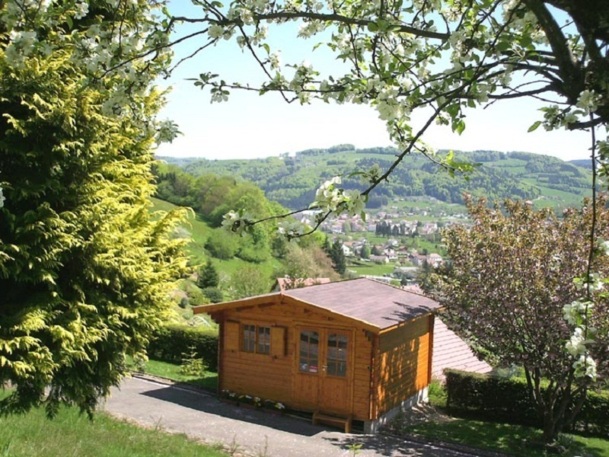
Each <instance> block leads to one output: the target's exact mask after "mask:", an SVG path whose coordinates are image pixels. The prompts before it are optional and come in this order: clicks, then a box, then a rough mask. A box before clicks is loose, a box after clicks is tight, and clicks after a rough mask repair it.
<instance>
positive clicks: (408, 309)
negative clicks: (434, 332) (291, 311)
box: [284, 278, 440, 330]
mask: <svg viewBox="0 0 609 457" xmlns="http://www.w3.org/2000/svg"><path fill="white" fill-rule="evenodd" d="M284 295H286V296H290V297H292V298H295V299H297V300H299V301H303V302H307V303H310V304H312V305H315V306H317V307H320V308H324V309H327V310H329V311H333V312H335V313H337V314H341V315H343V316H347V317H351V318H353V319H356V320H358V321H363V322H367V323H369V324H372V325H373V326H375V327H378V328H379V329H380V330H383V329H386V328H389V327H393V326H394V325H396V324H399V323H401V322H404V321H408V320H411V319H414V318H416V317H418V316H422V315H424V314H428V313H430V312H431V311H433V310H434V309H436V308H438V307H439V306H440V305H439V303H438V302H436V301H434V300H431V299H429V298H427V297H424V296H422V295H419V294H414V293H412V292H407V291H404V290H402V289H398V288H397V287H393V286H390V285H387V284H383V283H380V282H378V281H374V280H371V279H367V278H361V279H353V280H349V281H340V282H333V283H330V284H323V285H320V286H311V287H304V288H302V289H292V290H287V291H286V292H284Z"/></svg>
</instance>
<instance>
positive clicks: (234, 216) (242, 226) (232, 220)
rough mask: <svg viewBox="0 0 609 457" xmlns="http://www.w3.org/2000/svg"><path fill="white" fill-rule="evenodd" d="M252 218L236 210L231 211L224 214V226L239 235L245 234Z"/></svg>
mask: <svg viewBox="0 0 609 457" xmlns="http://www.w3.org/2000/svg"><path fill="white" fill-rule="evenodd" d="M250 221H251V218H249V217H247V216H246V215H245V214H241V213H238V212H236V211H229V212H228V213H226V214H225V215H224V216H222V227H223V228H224V229H226V230H230V231H231V232H235V233H237V234H238V235H243V234H244V233H245V231H246V230H247V227H248V226H249V222H250Z"/></svg>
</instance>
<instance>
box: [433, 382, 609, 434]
mask: <svg viewBox="0 0 609 457" xmlns="http://www.w3.org/2000/svg"><path fill="white" fill-rule="evenodd" d="M445 375H446V391H447V397H448V398H447V402H446V406H447V407H448V408H450V409H451V410H452V411H454V412H458V413H462V414H466V415H468V416H469V417H475V418H480V419H484V420H493V421H497V422H508V423H513V424H521V425H529V426H535V427H540V426H541V424H542V421H541V419H540V417H539V415H538V413H537V410H536V408H535V405H534V403H533V401H532V400H531V398H530V397H529V393H528V390H527V384H526V380H525V379H523V378H518V377H514V378H502V377H497V376H491V375H483V374H478V373H469V372H465V371H458V370H445ZM607 411H609V392H601V393H597V392H590V393H589V394H588V398H587V400H586V402H585V403H584V405H583V407H582V410H581V411H580V413H579V414H578V416H577V419H576V423H575V424H573V427H572V429H573V430H577V431H585V432H588V433H592V434H595V435H599V436H607V434H609V414H608V413H607Z"/></svg>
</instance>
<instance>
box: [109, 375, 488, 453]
mask: <svg viewBox="0 0 609 457" xmlns="http://www.w3.org/2000/svg"><path fill="white" fill-rule="evenodd" d="M104 409H105V410H106V411H108V412H110V413H111V414H113V415H116V416H118V417H122V418H127V419H130V420H134V421H136V422H138V423H140V424H143V425H145V426H149V427H160V428H163V429H166V430H169V431H172V432H179V433H185V434H187V435H189V436H191V437H193V438H195V439H199V440H202V441H205V442H207V443H210V444H214V443H223V444H224V445H225V446H228V447H229V448H233V449H238V450H239V451H240V453H242V454H248V455H254V456H258V455H261V456H270V457H325V456H328V457H347V456H350V455H352V453H351V452H350V451H349V448H348V446H349V445H350V444H351V443H361V444H362V448H361V450H360V452H359V453H358V454H357V455H358V456H362V457H372V456H374V457H376V456H379V457H380V456H385V457H398V456H417V457H464V456H468V457H471V456H472V455H477V454H472V453H467V452H461V451H456V450H450V449H446V448H441V447H436V446H431V445H425V444H420V443H414V442H408V441H404V440H399V439H396V438H393V437H387V436H379V435H362V434H344V433H340V432H336V431H329V430H327V429H325V428H323V427H322V426H313V425H311V423H310V422H308V421H304V420H301V419H296V418H292V417H288V416H281V415H274V414H272V413H269V412H264V411H257V410H252V409H245V408H239V407H237V406H234V405H231V404H226V403H224V402H221V401H219V400H218V399H217V398H216V397H214V396H212V395H209V394H206V393H201V392H198V391H192V390H190V389H184V388H182V387H180V386H169V385H165V384H160V383H157V382H153V381H149V380H144V379H138V378H131V379H128V380H126V381H125V382H124V383H123V384H122V385H121V388H120V389H115V390H113V392H112V396H111V397H110V398H109V399H108V400H107V401H106V403H105V406H104Z"/></svg>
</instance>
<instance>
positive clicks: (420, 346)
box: [373, 316, 432, 418]
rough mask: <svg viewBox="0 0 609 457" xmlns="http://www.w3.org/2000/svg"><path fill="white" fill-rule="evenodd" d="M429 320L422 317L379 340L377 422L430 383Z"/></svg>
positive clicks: (376, 373) (427, 317) (374, 412)
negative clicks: (380, 417) (381, 416)
mask: <svg viewBox="0 0 609 457" xmlns="http://www.w3.org/2000/svg"><path fill="white" fill-rule="evenodd" d="M430 319H432V316H424V317H421V318H419V319H416V320H414V321H412V322H409V323H406V324H405V325H403V326H400V327H398V328H396V329H395V330H392V331H390V332H388V333H384V334H382V335H381V336H380V339H379V353H378V357H377V358H376V362H375V379H376V401H377V403H376V405H375V406H374V408H373V415H374V416H375V417H374V418H378V417H379V416H380V415H381V414H383V413H385V412H387V411H389V410H391V409H392V408H394V407H396V406H398V405H399V404H400V403H401V402H402V401H404V400H406V399H408V398H409V397H411V396H412V395H414V394H415V393H416V392H417V391H419V390H420V389H423V388H425V387H426V386H427V385H428V384H429V382H430V381H431V379H430V356H431V335H430V332H429V329H430Z"/></svg>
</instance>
